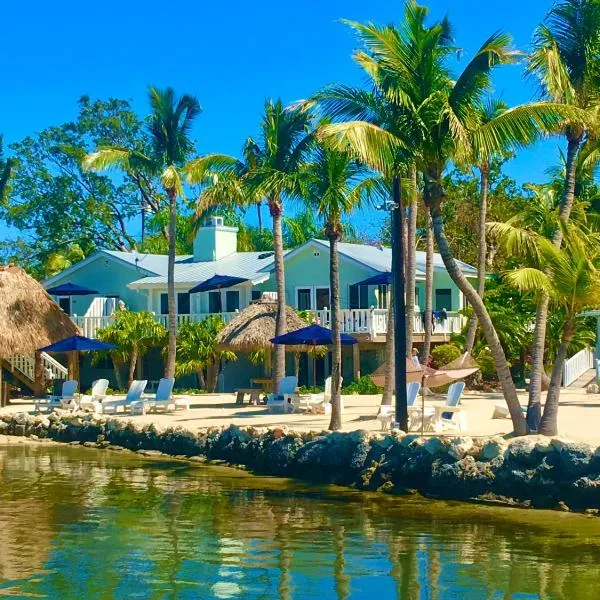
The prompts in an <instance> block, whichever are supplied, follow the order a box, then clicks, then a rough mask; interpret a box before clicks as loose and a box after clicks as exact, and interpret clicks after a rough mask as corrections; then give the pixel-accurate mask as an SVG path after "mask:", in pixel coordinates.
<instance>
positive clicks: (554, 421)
mask: <svg viewBox="0 0 600 600" xmlns="http://www.w3.org/2000/svg"><path fill="white" fill-rule="evenodd" d="M573 332H574V323H573V321H572V320H569V321H567V322H566V323H565V326H564V330H563V335H562V339H561V343H560V346H559V347H558V352H557V354H556V360H555V361H554V366H553V367H552V375H551V376H550V387H549V388H548V395H547V396H546V405H545V406H544V416H543V417H542V420H541V421H540V426H539V433H541V434H542V435H557V434H558V401H559V398H560V386H561V383H562V374H563V367H564V364H565V359H566V358H567V350H568V348H569V344H570V343H571V339H572V338H573Z"/></svg>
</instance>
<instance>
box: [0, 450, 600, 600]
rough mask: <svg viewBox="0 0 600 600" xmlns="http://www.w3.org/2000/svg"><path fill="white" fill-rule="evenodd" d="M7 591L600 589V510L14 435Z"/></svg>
mask: <svg viewBox="0 0 600 600" xmlns="http://www.w3.org/2000/svg"><path fill="white" fill-rule="evenodd" d="M0 596H13V597H21V598H29V597H32V598H33V597H34V598H61V599H62V598H80V599H82V600H84V599H85V600H87V599H93V598H107V599H108V598H243V599H254V598H302V599H304V598H321V599H323V598H375V599H378V600H380V599H384V598H403V599H432V600H434V599H446V598H449V599H454V598H456V599H480V598H486V599H505V598H515V599H516V598H518V599H521V598H523V599H525V598H544V599H558V598H565V599H587V598H600V519H595V518H590V517H584V516H580V515H568V514H563V513H551V512H542V511H540V512H537V511H536V512H534V511H524V510H517V509H512V510H511V509H503V508H492V507H482V506H472V505H465V504H458V503H443V502H433V501H429V500H422V499H418V498H398V497H395V498H392V497H381V496H376V495H368V494H362V493H358V492H352V491H349V490H345V489H340V488H332V487H315V486H309V485H305V484H299V483H294V482H290V481H286V480H281V479H272V478H264V477H253V476H248V475H246V474H244V473H242V472H239V471H235V470H233V469H222V468H217V467H211V466H201V465H200V466H199V465H192V466H190V465H188V464H186V463H182V462H172V461H170V462H159V461H150V460H148V459H145V460H144V459H142V458H137V457H135V456H134V457H132V456H131V455H130V454H128V455H121V454H117V453H113V452H101V451H96V450H91V449H90V450H88V449H83V448H73V447H57V446H51V447H49V446H46V447H44V446H40V447H33V446H7V447H0Z"/></svg>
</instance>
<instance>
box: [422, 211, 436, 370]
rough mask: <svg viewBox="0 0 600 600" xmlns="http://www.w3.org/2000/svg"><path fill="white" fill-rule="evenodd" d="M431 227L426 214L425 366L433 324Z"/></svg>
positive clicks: (429, 218) (429, 351)
mask: <svg viewBox="0 0 600 600" xmlns="http://www.w3.org/2000/svg"><path fill="white" fill-rule="evenodd" d="M433 242H434V240H433V227H432V225H431V215H430V214H429V211H427V213H426V221H425V306H424V307H423V328H424V330H425V331H424V334H423V350H422V352H421V362H422V363H423V364H427V362H428V361H429V356H430V354H431V334H432V333H433V331H432V323H433V250H434V248H433Z"/></svg>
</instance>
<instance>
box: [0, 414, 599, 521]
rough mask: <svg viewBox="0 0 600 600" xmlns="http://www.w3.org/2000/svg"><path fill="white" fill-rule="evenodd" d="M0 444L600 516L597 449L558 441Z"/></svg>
mask: <svg viewBox="0 0 600 600" xmlns="http://www.w3.org/2000/svg"><path fill="white" fill-rule="evenodd" d="M0 434H6V435H17V436H29V437H32V436H37V437H38V438H49V439H52V440H55V441H59V442H67V443H68V442H78V443H82V444H85V445H86V446H97V447H99V448H105V447H119V448H126V449H129V450H133V451H154V452H161V453H164V454H168V455H174V456H185V457H190V458H191V457H205V458H206V459H209V460H221V461H226V462H227V463H229V464H231V465H244V466H245V467H247V468H250V469H252V470H253V471H255V472H257V473H264V474H270V475H279V476H285V477H297V478H301V479H305V480H308V481H313V482H319V483H335V484H338V485H345V486H352V487H355V488H358V489H364V490H372V491H383V492H388V493H407V492H412V491H418V492H420V493H422V494H424V495H427V496H432V497H437V498H444V499H457V500H469V499H479V500H488V501H489V500H499V501H503V502H507V503H516V504H519V505H521V506H532V507H537V508H560V509H562V510H566V509H570V510H578V511H583V510H585V511H587V512H590V513H595V512H598V509H600V448H599V449H594V448H592V447H591V446H589V445H587V444H584V443H575V442H568V441H564V440H561V439H558V438H554V439H550V438H541V437H525V438H517V439H515V440H514V441H512V442H511V443H507V442H506V441H505V440H504V439H503V438H486V439H472V438H470V437H465V436H461V437H455V438H450V437H427V438H421V437H419V436H417V435H412V434H409V435H406V434H404V433H403V432H400V431H394V432H392V433H391V434H387V435H384V434H374V433H367V432H364V431H355V432H351V433H328V432H310V433H301V432H294V431H288V430H287V429H285V428H272V429H260V430H259V429H255V428H252V427H247V428H239V427H236V426H234V425H231V426H229V427H211V428H208V429H203V430H200V431H198V432H197V433H194V432H191V431H188V430H185V429H181V428H166V429H163V430H159V429H157V428H156V427H155V426H154V425H138V424H136V423H134V422H132V421H125V420H121V419H106V418H103V417H98V416H95V415H90V414H61V415H59V414H55V413H52V414H50V415H37V416H31V415H28V414H25V413H19V414H14V415H2V416H0Z"/></svg>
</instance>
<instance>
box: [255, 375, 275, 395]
mask: <svg viewBox="0 0 600 600" xmlns="http://www.w3.org/2000/svg"><path fill="white" fill-rule="evenodd" d="M250 383H251V384H252V385H259V386H260V387H261V389H262V390H263V391H264V392H265V393H266V394H270V393H271V392H272V391H273V380H272V379H271V378H270V377H255V378H254V379H251V380H250Z"/></svg>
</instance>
